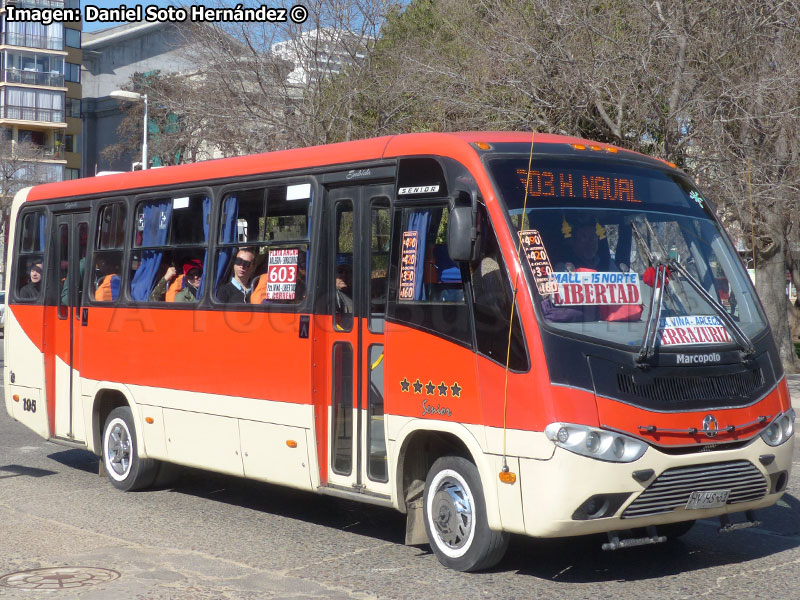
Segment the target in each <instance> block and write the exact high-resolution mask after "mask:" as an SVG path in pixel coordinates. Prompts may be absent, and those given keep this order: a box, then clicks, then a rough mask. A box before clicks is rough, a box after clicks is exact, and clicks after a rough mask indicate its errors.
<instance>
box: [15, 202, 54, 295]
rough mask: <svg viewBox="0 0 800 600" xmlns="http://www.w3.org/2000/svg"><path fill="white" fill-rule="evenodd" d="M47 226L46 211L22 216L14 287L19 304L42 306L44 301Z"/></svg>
mask: <svg viewBox="0 0 800 600" xmlns="http://www.w3.org/2000/svg"><path fill="white" fill-rule="evenodd" d="M46 225H47V218H46V216H45V213H44V211H32V212H27V213H25V214H24V215H23V216H22V228H21V235H20V238H19V246H18V248H19V252H18V253H17V260H16V269H17V270H16V276H15V278H14V286H13V289H14V297H15V299H16V300H17V301H18V302H27V303H31V304H40V303H41V302H42V300H43V296H42V289H43V288H44V270H43V268H44V255H45V239H46Z"/></svg>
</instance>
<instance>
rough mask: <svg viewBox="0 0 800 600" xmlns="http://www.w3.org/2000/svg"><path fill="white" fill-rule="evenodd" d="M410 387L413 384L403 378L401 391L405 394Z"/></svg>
mask: <svg viewBox="0 0 800 600" xmlns="http://www.w3.org/2000/svg"><path fill="white" fill-rule="evenodd" d="M410 386H411V382H409V381H408V379H406V378H405V377H403V381H401V382H400V388H401V389H402V390H403V391H404V392H407V391H408V388H409V387H410Z"/></svg>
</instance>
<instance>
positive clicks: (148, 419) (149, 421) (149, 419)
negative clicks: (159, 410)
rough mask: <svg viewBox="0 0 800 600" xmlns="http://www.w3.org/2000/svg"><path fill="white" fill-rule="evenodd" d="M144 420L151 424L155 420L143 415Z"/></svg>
mask: <svg viewBox="0 0 800 600" xmlns="http://www.w3.org/2000/svg"><path fill="white" fill-rule="evenodd" d="M144 422H145V423H147V424H148V425H152V424H153V423H155V421H153V417H145V418H144Z"/></svg>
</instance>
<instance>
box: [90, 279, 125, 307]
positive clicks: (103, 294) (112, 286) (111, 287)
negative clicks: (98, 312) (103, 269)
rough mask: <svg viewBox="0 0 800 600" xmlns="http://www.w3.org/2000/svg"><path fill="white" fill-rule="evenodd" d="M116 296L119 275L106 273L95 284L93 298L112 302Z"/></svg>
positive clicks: (117, 293)
mask: <svg viewBox="0 0 800 600" xmlns="http://www.w3.org/2000/svg"><path fill="white" fill-rule="evenodd" d="M117 296H119V275H115V274H111V275H106V276H105V277H103V281H101V282H100V285H98V286H97V290H96V291H95V293H94V299H95V300H97V301H98V302H113V301H114V300H116V299H117Z"/></svg>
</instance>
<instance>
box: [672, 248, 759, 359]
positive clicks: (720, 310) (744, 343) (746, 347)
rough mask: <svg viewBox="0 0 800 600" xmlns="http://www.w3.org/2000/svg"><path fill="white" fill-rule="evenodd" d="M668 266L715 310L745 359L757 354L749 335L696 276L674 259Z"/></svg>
mask: <svg viewBox="0 0 800 600" xmlns="http://www.w3.org/2000/svg"><path fill="white" fill-rule="evenodd" d="M667 265H668V266H669V268H670V269H671V270H674V271H677V272H678V273H680V274H681V275H683V276H684V277H685V278H686V281H688V282H689V285H691V286H692V287H693V288H694V289H695V291H696V292H697V293H698V294H700V297H701V298H702V299H703V300H705V301H706V302H707V303H708V304H709V306H711V308H713V309H714V312H715V313H717V315H718V316H719V317H720V319H722V322H723V323H724V324H725V325H726V326H727V327H728V330H729V331H730V332H731V333H732V334H733V337H734V339H735V340H736V343H737V344H738V345H739V347H740V348H741V349H742V352H743V353H744V357H743V358H744V359H747V358H749V357H750V356H752V355H753V354H755V353H756V349H755V346H753V342H751V341H750V338H748V337H747V334H746V333H745V332H744V331H742V328H741V327H739V324H738V323H737V322H736V321H735V320H734V319H733V317H732V316H731V315H730V314H729V313H728V311H727V310H725V308H724V307H723V306H722V305H721V304H720V303H719V302H717V300H716V299H715V298H714V297H713V296H712V295H711V294H709V293H708V291H706V289H705V288H704V287H703V286H702V285H701V284H700V282H699V281H697V279H695V278H694V276H693V275H692V274H691V273H689V271H687V270H686V267H684V266H683V265H682V264H680V263H679V262H678V261H676V260H674V259H669V260H668V261H667Z"/></svg>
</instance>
